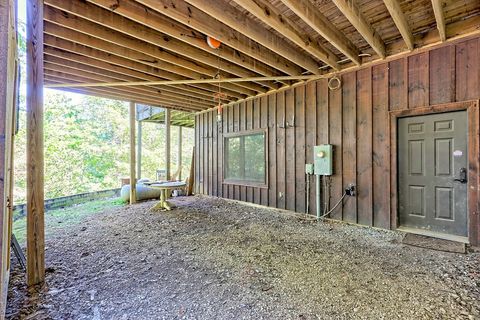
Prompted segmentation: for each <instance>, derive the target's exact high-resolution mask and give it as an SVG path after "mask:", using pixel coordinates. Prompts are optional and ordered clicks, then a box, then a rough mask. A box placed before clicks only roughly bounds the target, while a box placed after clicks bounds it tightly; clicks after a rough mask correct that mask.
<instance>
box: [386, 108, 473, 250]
mask: <svg viewBox="0 0 480 320" xmlns="http://www.w3.org/2000/svg"><path fill="white" fill-rule="evenodd" d="M478 109H479V100H470V101H463V102H452V103H445V104H439V105H432V106H428V107H421V108H415V109H404V110H395V111H390V112H389V114H390V148H391V149H390V161H391V162H390V163H391V170H390V190H391V191H392V192H391V202H390V203H391V208H390V214H391V217H390V227H391V228H392V229H396V228H398V227H399V218H398V213H399V212H398V187H399V186H398V176H397V174H398V163H397V162H398V161H397V155H398V153H397V147H398V146H397V143H398V129H397V125H398V119H399V118H403V117H411V116H420V115H428V114H436V113H445V112H454V111H467V119H468V132H467V139H468V142H467V146H468V168H469V170H468V186H467V190H468V192H467V206H468V240H469V242H470V244H471V245H474V246H478V245H480V230H479V225H480V216H479V212H480V204H479V201H478V200H479V199H480V175H479V168H480V156H479V152H480V146H479V140H480V137H479V134H480V129H479V128H480V120H479V110H478Z"/></svg>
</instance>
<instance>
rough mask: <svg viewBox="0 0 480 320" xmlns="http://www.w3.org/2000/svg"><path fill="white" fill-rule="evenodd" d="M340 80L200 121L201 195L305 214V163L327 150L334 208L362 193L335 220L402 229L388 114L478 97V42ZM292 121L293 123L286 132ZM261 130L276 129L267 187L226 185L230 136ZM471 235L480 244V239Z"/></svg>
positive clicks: (240, 106)
mask: <svg viewBox="0 0 480 320" xmlns="http://www.w3.org/2000/svg"><path fill="white" fill-rule="evenodd" d="M339 77H340V78H341V80H342V86H341V88H340V89H338V90H334V91H332V90H329V89H328V82H327V80H325V79H321V80H318V81H315V82H309V83H307V84H305V85H302V86H298V87H296V88H293V89H288V90H286V91H283V92H277V93H274V94H271V95H268V96H264V97H261V98H256V99H253V100H250V101H246V102H241V103H237V104H235V105H232V106H228V107H226V108H224V109H223V112H222V119H223V121H222V122H220V123H219V124H217V111H212V112H207V113H202V114H198V115H197V116H196V129H195V130H196V131H195V132H196V141H195V143H196V148H195V150H196V155H195V159H196V163H195V168H196V170H195V190H196V192H197V193H200V194H207V195H211V196H218V197H224V198H229V199H236V200H241V201H247V202H252V203H256V204H261V205H266V206H271V207H276V208H282V209H288V210H294V211H297V212H305V209H306V208H305V207H306V188H305V186H306V177H305V173H304V171H305V163H312V162H313V146H314V145H318V144H326V143H329V144H333V145H334V148H335V149H334V175H333V176H331V177H330V178H328V179H327V183H328V184H329V186H330V187H329V188H327V189H326V190H329V192H328V193H327V198H328V200H327V201H329V203H330V205H332V204H334V203H336V202H337V201H338V199H340V197H341V195H342V193H343V189H344V188H345V186H347V185H348V184H349V183H353V184H355V185H356V186H357V191H358V196H357V197H356V198H349V199H348V200H346V201H345V202H344V206H343V208H342V207H339V208H338V209H337V210H336V211H334V212H333V213H332V215H331V217H332V218H334V219H338V220H343V221H347V222H353V223H358V224H362V225H368V226H374V227H379V228H385V229H392V228H395V227H396V221H393V220H395V219H394V218H392V217H391V212H392V210H391V207H392V206H393V205H396V204H393V203H392V200H391V199H392V194H395V193H396V186H395V185H393V186H391V185H390V173H391V163H392V160H391V154H390V150H391V147H392V146H391V142H390V112H393V111H398V110H406V109H414V108H421V107H427V106H431V105H438V104H444V103H451V102H460V101H468V100H477V99H479V98H480V38H479V37H476V38H472V39H468V40H462V41H459V42H456V43H450V44H445V45H442V46H439V47H432V48H431V49H430V50H425V51H421V52H418V53H412V54H409V55H405V56H402V57H400V58H398V59H396V60H391V61H388V62H383V63H379V64H374V65H373V66H367V67H364V68H361V69H359V70H357V71H352V72H348V73H344V74H342V75H341V76H339ZM284 123H288V124H292V123H293V124H294V125H293V127H289V126H288V125H287V126H286V127H287V128H283V127H284V126H283V124H284ZM256 128H267V131H268V134H267V138H268V143H267V145H268V147H267V153H268V164H267V170H268V174H267V179H268V188H255V187H249V186H241V185H227V184H223V183H222V172H223V163H222V161H223V152H222V148H223V133H227V132H237V131H243V130H248V129H256ZM394 163H395V162H394ZM477 175H478V174H477ZM310 185H311V190H310V199H311V201H310V203H311V205H310V210H309V211H310V213H315V201H314V200H315V183H314V180H313V177H312V180H311V184H310ZM393 198H395V197H393ZM470 223H475V224H477V225H478V223H479V221H478V219H477V220H476V221H470ZM476 229H478V228H476ZM477 233H478V231H477ZM470 238H471V241H472V242H473V243H475V242H476V243H478V242H480V239H479V235H478V234H476V235H471V237H470Z"/></svg>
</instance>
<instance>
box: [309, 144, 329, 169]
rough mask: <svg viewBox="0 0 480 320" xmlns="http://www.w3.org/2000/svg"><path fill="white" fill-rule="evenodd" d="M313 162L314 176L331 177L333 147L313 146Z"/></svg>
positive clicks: (324, 145) (327, 145)
mask: <svg viewBox="0 0 480 320" xmlns="http://www.w3.org/2000/svg"><path fill="white" fill-rule="evenodd" d="M313 162H314V165H315V170H314V171H315V174H317V175H322V176H331V175H332V174H333V146H332V145H331V144H322V145H319V146H314V147H313Z"/></svg>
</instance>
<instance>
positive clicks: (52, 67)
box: [44, 56, 214, 108]
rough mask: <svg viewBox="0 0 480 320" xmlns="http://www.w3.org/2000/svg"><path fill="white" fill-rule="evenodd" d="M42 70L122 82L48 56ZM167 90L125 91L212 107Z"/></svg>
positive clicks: (141, 89)
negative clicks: (53, 59) (52, 59)
mask: <svg viewBox="0 0 480 320" xmlns="http://www.w3.org/2000/svg"><path fill="white" fill-rule="evenodd" d="M44 70H49V71H56V72H61V73H64V74H69V75H73V76H79V77H84V78H88V79H90V80H91V81H112V80H116V81H119V80H120V81H122V79H118V78H116V77H115V78H113V77H110V76H109V75H105V76H104V75H99V74H98V73H95V69H94V68H93V69H89V66H84V69H81V68H73V67H70V66H69V65H66V64H63V63H62V62H61V61H55V62H51V58H49V57H48V56H46V57H45V63H44ZM103 72H105V71H103ZM123 81H125V80H123ZM169 88H171V87H166V88H165V89H167V90H159V89H155V88H151V87H150V86H143V87H135V88H131V87H128V88H127V90H125V91H128V92H131V93H132V94H134V95H137V94H138V95H142V96H145V97H148V98H152V99H157V98H158V99H164V100H165V101H173V102H178V103H184V104H187V105H192V106H197V107H200V108H209V107H213V106H214V103H213V101H211V102H207V101H204V100H200V99H197V98H191V97H183V96H179V95H178V94H175V93H171V92H169V91H168V89H169Z"/></svg>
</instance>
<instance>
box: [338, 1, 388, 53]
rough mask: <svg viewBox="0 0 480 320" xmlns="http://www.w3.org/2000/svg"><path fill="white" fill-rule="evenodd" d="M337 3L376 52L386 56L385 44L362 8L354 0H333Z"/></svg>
mask: <svg viewBox="0 0 480 320" xmlns="http://www.w3.org/2000/svg"><path fill="white" fill-rule="evenodd" d="M333 2H334V3H335V5H336V6H337V7H338V9H340V10H341V11H342V13H343V14H344V15H345V17H346V18H347V19H348V21H350V23H351V24H352V25H353V26H354V27H355V29H357V31H358V32H359V33H360V34H361V35H362V37H363V38H364V39H365V40H366V41H367V42H368V44H370V46H371V47H372V48H373V50H375V52H376V53H377V54H378V55H379V56H380V57H382V58H385V55H386V52H385V44H384V43H383V40H382V38H380V36H379V35H378V33H377V32H376V31H375V30H374V29H373V28H372V26H371V25H370V24H369V23H368V22H367V20H366V19H365V17H364V16H363V14H362V13H361V12H360V8H359V7H358V6H357V4H356V3H355V1H354V0H333Z"/></svg>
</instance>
